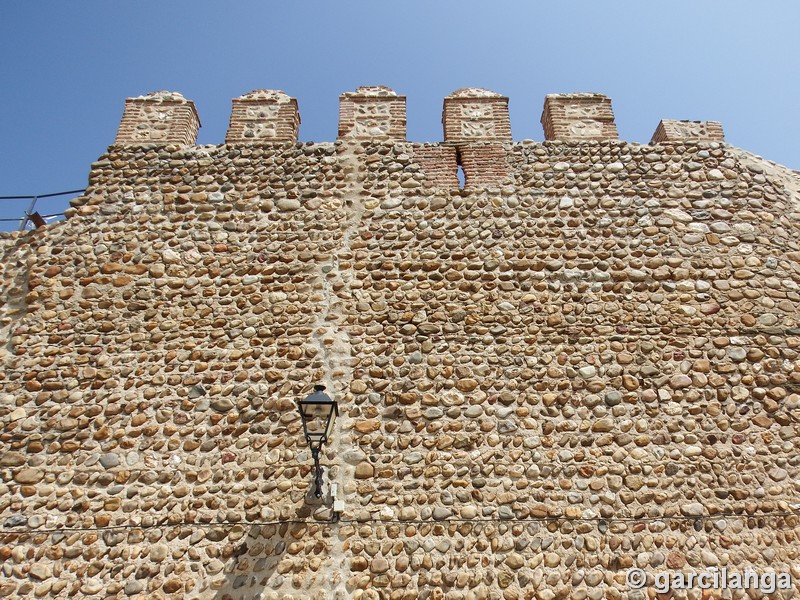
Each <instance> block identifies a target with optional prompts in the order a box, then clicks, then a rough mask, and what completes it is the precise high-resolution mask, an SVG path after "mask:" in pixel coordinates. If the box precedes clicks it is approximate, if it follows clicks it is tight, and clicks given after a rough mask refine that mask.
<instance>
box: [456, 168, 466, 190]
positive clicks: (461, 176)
mask: <svg viewBox="0 0 800 600" xmlns="http://www.w3.org/2000/svg"><path fill="white" fill-rule="evenodd" d="M456 177H458V187H459V189H462V190H463V189H464V184H465V183H466V177H465V176H464V167H462V166H461V165H458V171H456Z"/></svg>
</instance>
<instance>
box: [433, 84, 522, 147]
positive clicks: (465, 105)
mask: <svg viewBox="0 0 800 600" xmlns="http://www.w3.org/2000/svg"><path fill="white" fill-rule="evenodd" d="M442 126H443V128H444V140H445V141H446V142H454V143H466V144H471V143H473V142H510V141H511V121H510V120H509V118H508V98H507V97H506V96H502V95H500V94H498V93H496V92H492V91H490V90H484V89H479V88H462V89H460V90H456V91H455V92H453V93H452V94H450V95H449V96H446V97H445V99H444V109H443V111H442Z"/></svg>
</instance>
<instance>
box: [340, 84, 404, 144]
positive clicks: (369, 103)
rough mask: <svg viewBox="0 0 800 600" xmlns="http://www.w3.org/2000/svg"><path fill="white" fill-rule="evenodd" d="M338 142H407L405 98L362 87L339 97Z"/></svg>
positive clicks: (387, 91) (385, 89) (384, 91)
mask: <svg viewBox="0 0 800 600" xmlns="http://www.w3.org/2000/svg"><path fill="white" fill-rule="evenodd" d="M339 139H356V140H395V141H403V142H404V141H405V140H406V97H405V96H398V95H397V94H396V93H395V92H394V91H393V90H391V89H389V88H388V87H385V86H382V85H377V86H363V87H360V88H358V89H356V91H355V92H346V93H344V94H342V95H341V96H339Z"/></svg>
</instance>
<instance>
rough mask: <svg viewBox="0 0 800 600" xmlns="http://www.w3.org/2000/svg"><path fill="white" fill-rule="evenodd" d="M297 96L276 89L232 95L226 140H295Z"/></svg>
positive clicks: (297, 120) (298, 122) (298, 116)
mask: <svg viewBox="0 0 800 600" xmlns="http://www.w3.org/2000/svg"><path fill="white" fill-rule="evenodd" d="M299 128H300V113H299V112H298V110H297V100H296V99H294V98H290V97H289V96H287V95H286V94H284V93H283V92H281V91H278V90H255V91H253V92H250V93H249V94H245V95H244V96H240V97H239V98H234V99H233V107H232V110H231V121H230V125H229V127H228V133H227V135H226V136H225V143H226V144H236V143H253V142H296V141H297V132H298V130H299Z"/></svg>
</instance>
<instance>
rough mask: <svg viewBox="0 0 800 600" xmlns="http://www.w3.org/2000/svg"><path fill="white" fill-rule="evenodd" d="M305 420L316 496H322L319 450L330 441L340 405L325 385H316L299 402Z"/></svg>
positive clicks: (304, 430) (305, 434)
mask: <svg viewBox="0 0 800 600" xmlns="http://www.w3.org/2000/svg"><path fill="white" fill-rule="evenodd" d="M297 408H298V410H299V411H300V418H301V419H302V421H303V435H304V436H305V438H306V443H307V444H308V447H309V448H310V449H311V456H312V457H313V458H314V496H316V497H317V498H321V497H322V467H320V465H319V451H320V450H321V449H322V445H323V444H324V443H325V442H327V441H328V437H330V434H331V431H332V430H333V422H334V421H335V420H336V417H337V416H338V415H339V405H338V403H337V402H336V401H335V400H332V399H331V397H330V396H328V394H326V393H325V386H324V385H315V386H314V392H313V393H311V394H309V395H308V396H306V397H305V398H303V399H302V400H300V401H299V402H298V403H297Z"/></svg>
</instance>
